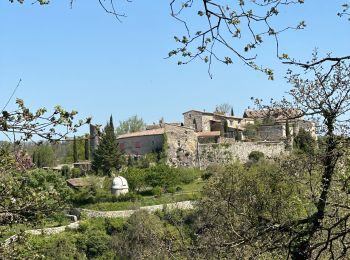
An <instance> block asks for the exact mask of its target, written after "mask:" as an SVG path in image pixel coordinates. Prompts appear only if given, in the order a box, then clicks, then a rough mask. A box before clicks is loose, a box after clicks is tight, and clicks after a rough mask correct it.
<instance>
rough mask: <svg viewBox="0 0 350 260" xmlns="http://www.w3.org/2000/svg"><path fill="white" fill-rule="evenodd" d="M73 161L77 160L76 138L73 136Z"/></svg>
mask: <svg viewBox="0 0 350 260" xmlns="http://www.w3.org/2000/svg"><path fill="white" fill-rule="evenodd" d="M73 162H75V163H76V162H78V149H77V139H76V138H75V136H74V140H73Z"/></svg>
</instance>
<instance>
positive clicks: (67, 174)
mask: <svg viewBox="0 0 350 260" xmlns="http://www.w3.org/2000/svg"><path fill="white" fill-rule="evenodd" d="M61 174H62V176H63V177H64V178H65V179H70V178H71V171H70V168H69V166H68V165H63V166H62V168H61Z"/></svg>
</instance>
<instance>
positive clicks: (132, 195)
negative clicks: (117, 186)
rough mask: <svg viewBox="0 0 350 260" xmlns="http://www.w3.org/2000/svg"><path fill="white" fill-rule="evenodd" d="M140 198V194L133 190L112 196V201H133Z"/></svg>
mask: <svg viewBox="0 0 350 260" xmlns="http://www.w3.org/2000/svg"><path fill="white" fill-rule="evenodd" d="M141 198H142V196H141V195H138V194H136V193H134V192H128V193H126V194H122V195H120V196H118V197H115V196H113V202H118V201H119V202H121V201H132V202H135V201H137V200H140V199H141Z"/></svg>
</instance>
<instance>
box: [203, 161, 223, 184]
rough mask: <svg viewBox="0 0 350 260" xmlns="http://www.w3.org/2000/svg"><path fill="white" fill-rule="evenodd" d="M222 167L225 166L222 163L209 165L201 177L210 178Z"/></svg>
mask: <svg viewBox="0 0 350 260" xmlns="http://www.w3.org/2000/svg"><path fill="white" fill-rule="evenodd" d="M222 168H223V167H222V166H220V165H215V164H213V165H209V166H208V167H207V169H206V170H205V171H204V172H203V173H202V176H201V177H202V179H203V180H208V179H209V178H210V177H211V176H213V175H214V173H216V172H219V171H220V169H222Z"/></svg>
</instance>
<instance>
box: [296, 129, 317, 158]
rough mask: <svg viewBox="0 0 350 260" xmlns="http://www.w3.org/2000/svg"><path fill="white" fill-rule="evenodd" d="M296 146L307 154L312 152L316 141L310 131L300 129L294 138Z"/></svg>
mask: <svg viewBox="0 0 350 260" xmlns="http://www.w3.org/2000/svg"><path fill="white" fill-rule="evenodd" d="M294 143H295V146H296V148H298V149H299V150H300V151H302V152H304V153H307V154H314V152H315V148H316V141H315V139H314V138H313V137H312V136H311V134H310V132H308V131H306V130H304V129H300V130H299V133H298V134H297V136H296V137H295V138H294Z"/></svg>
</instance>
